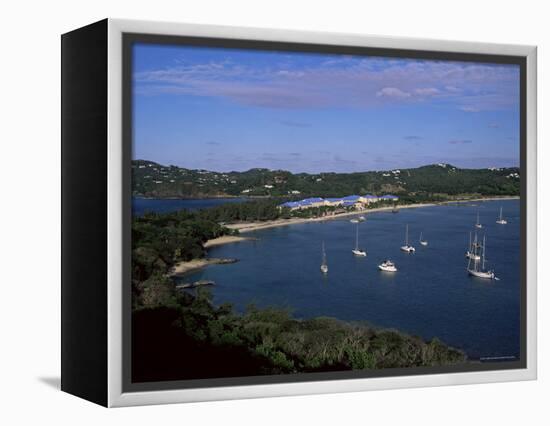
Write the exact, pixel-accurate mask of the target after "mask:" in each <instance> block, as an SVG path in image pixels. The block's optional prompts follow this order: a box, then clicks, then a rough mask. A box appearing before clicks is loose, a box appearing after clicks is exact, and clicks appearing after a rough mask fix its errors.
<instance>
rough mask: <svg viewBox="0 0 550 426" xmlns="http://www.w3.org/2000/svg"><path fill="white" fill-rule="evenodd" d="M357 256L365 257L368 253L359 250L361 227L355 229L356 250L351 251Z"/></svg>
mask: <svg viewBox="0 0 550 426" xmlns="http://www.w3.org/2000/svg"><path fill="white" fill-rule="evenodd" d="M351 252H352V253H353V254H354V255H355V256H360V257H365V256H366V255H367V252H366V251H365V250H361V249H359V225H357V226H356V227H355V248H354V249H352V250H351Z"/></svg>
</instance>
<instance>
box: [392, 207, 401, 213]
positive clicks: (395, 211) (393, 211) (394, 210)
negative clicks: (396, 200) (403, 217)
mask: <svg viewBox="0 0 550 426" xmlns="http://www.w3.org/2000/svg"><path fill="white" fill-rule="evenodd" d="M391 212H392V213H399V209H398V208H397V207H394V208H393V209H391Z"/></svg>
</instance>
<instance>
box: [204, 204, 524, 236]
mask: <svg viewBox="0 0 550 426" xmlns="http://www.w3.org/2000/svg"><path fill="white" fill-rule="evenodd" d="M517 199H519V197H517V196H514V197H510V196H507V197H488V198H472V199H468V200H450V201H441V202H437V203H417V204H405V205H397V206H396V207H397V209H398V210H401V209H415V208H421V207H434V206H440V205H448V204H455V203H471V202H480V201H498V200H517ZM393 208H394V207H393V206H385V207H375V208H373V209H365V210H363V211H353V212H346V213H340V214H337V215H333V216H323V217H313V218H293V219H276V220H271V221H265V222H244V223H234V224H227V225H225V227H226V228H229V229H236V230H238V231H239V233H241V234H245V233H247V232H254V231H259V230H262V229H269V228H277V227H280V226H288V225H296V224H300V223H311V222H324V221H327V220H335V219H339V218H342V217H350V216H357V215H369V214H371V213H378V212H383V211H391V210H393ZM207 243H208V242H207ZM222 244H226V243H222Z"/></svg>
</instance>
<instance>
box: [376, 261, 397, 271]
mask: <svg viewBox="0 0 550 426" xmlns="http://www.w3.org/2000/svg"><path fill="white" fill-rule="evenodd" d="M378 269H380V270H381V271H384V272H397V268H396V267H395V264H394V263H393V262H392V261H391V260H389V259H387V260H384V261H383V262H382V263H381V264H380V265H378Z"/></svg>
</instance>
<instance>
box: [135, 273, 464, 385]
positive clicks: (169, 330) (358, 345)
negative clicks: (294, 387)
mask: <svg viewBox="0 0 550 426" xmlns="http://www.w3.org/2000/svg"><path fill="white" fill-rule="evenodd" d="M135 298H136V301H135V305H136V306H137V307H136V308H135V309H134V312H133V321H132V376H133V381H135V382H143V381H160V380H178V379H200V378H202V379H204V378H216V377H238V376H251V375H266V374H284V373H298V372H321V371H342V370H357V369H379V368H402V367H422V366H441V365H451V364H458V363H464V362H466V356H465V354H464V353H462V352H460V351H458V350H455V349H452V348H449V347H448V346H446V345H444V344H443V343H441V342H440V341H438V340H437V339H433V340H432V341H431V342H428V343H427V342H424V341H423V340H422V339H420V338H417V337H411V336H407V335H404V334H402V333H399V332H397V331H395V330H380V329H375V328H372V327H368V326H365V325H358V324H350V323H345V322H341V321H338V320H336V319H332V318H314V319H309V320H298V319H294V318H292V317H291V316H290V315H289V312H287V311H285V310H279V309H256V308H254V307H250V308H249V309H248V310H247V312H246V313H245V314H243V315H238V314H236V313H235V312H234V311H233V309H232V307H231V305H228V304H224V305H222V306H219V307H216V306H214V305H213V304H212V303H211V296H210V293H209V291H208V290H207V289H205V288H199V289H197V291H196V293H194V294H190V293H186V292H182V293H178V292H176V290H175V289H174V287H173V285H172V284H171V282H170V280H169V279H167V278H165V277H162V276H156V275H155V276H152V277H151V278H150V279H149V282H147V283H143V286H142V288H141V289H139V290H138V291H137V294H135Z"/></svg>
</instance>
